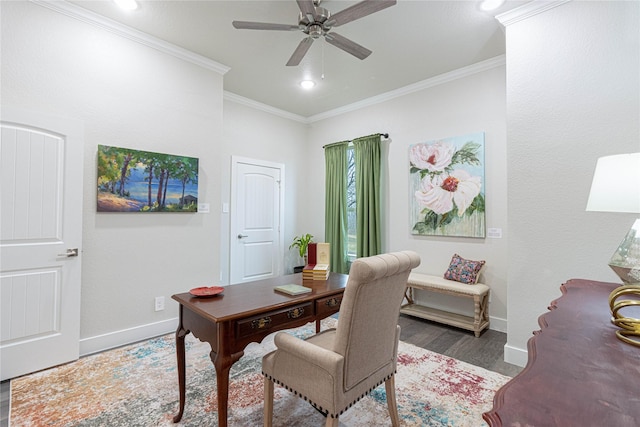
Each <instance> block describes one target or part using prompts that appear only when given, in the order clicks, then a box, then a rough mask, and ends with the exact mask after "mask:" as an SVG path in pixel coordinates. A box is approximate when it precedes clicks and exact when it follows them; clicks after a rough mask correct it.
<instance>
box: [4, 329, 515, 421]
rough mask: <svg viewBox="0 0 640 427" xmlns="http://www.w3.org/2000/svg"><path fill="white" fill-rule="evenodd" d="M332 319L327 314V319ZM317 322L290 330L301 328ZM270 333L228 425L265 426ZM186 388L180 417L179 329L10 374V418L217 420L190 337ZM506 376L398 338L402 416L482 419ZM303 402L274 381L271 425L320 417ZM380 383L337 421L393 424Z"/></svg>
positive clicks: (239, 367) (249, 360)
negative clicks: (67, 361) (264, 363)
mask: <svg viewBox="0 0 640 427" xmlns="http://www.w3.org/2000/svg"><path fill="white" fill-rule="evenodd" d="M335 324H336V320H335V319H332V318H329V319H325V320H324V321H323V325H322V327H323V329H324V328H328V327H334V326H335ZM314 330H315V328H314V325H312V324H309V325H307V326H304V327H302V328H298V329H293V330H289V331H287V332H288V333H291V334H293V335H296V336H298V337H306V336H309V335H311V334H312V333H313V332H314ZM274 348H275V347H274V344H273V334H272V335H270V336H268V337H267V338H265V340H264V341H263V342H262V343H260V344H250V345H249V346H248V347H247V349H246V351H245V354H244V356H243V357H242V358H241V359H240V360H239V361H238V362H236V363H235V364H234V365H233V367H232V369H231V374H230V377H231V380H230V390H229V425H230V426H261V425H262V409H263V377H262V375H261V373H260V364H261V359H262V356H263V355H264V354H266V353H267V352H269V351H271V350H272V349H274ZM186 349H187V352H186V354H187V357H186V359H187V362H186V363H187V366H186V377H187V398H186V406H185V413H184V416H183V418H182V420H181V422H180V423H178V424H174V423H173V422H172V417H173V415H174V414H176V413H177V411H178V376H177V371H176V356H175V338H174V336H173V335H167V336H163V337H159V338H154V339H151V340H148V341H145V342H142V343H138V344H133V345H130V346H126V347H122V348H118V349H115V350H111V351H108V352H104V353H100V354H96V355H93V356H88V357H84V358H81V359H80V360H79V361H77V362H73V363H70V364H67V365H63V366H59V367H56V368H52V369H49V370H46V371H42V372H39V373H35V374H32V375H28V376H25V377H21V378H17V379H14V380H12V381H11V409H10V423H11V424H10V425H11V426H12V427H23V426H145V427H146V426H176V425H177V426H198V427H200V426H217V425H218V420H217V404H216V391H215V390H216V379H215V370H214V368H213V365H212V363H211V360H210V358H209V352H210V348H209V345H208V344H206V343H202V342H200V341H198V340H197V339H195V338H193V336H192V335H189V336H188V337H187V342H186ZM509 379H510V378H509V377H506V376H503V375H500V374H497V373H495V372H491V371H487V370H485V369H482V368H478V367H476V366H473V365H470V364H467V363H464V362H461V361H458V360H456V359H452V358H450V357H447V356H443V355H440V354H436V353H433V352H430V351H427V350H424V349H421V348H419V347H416V346H413V345H410V344H407V343H403V342H401V343H400V346H399V350H398V372H397V374H396V396H397V402H398V412H399V415H400V419H401V424H402V425H403V426H421V427H422V426H452V427H453V426H459V427H466V426H470V427H471V426H473V427H475V426H485V425H486V424H485V423H484V421H483V420H482V413H483V412H486V411H488V410H490V409H491V407H492V401H493V396H494V393H495V392H496V391H497V390H498V388H500V387H501V386H502V385H503V384H504V383H506V382H507V381H508V380H509ZM324 421H325V419H324V417H323V416H322V415H321V414H320V413H319V412H317V411H316V410H315V409H313V408H312V407H311V406H310V405H309V404H308V403H307V402H305V401H303V400H302V399H299V398H297V397H296V396H294V395H293V394H292V393H290V392H288V391H287V390H285V389H283V388H281V387H279V386H276V388H275V404H274V425H276V426H287V427H291V426H300V427H306V426H322V425H324ZM390 424H391V421H390V418H389V414H388V412H387V404H386V395H385V390H384V385H381V386H379V387H378V388H377V389H375V390H374V391H373V392H372V393H371V394H370V395H369V396H368V397H366V398H364V399H361V400H360V401H359V402H358V403H357V404H356V405H354V406H353V407H351V408H350V409H349V410H348V411H347V412H346V413H344V414H343V415H342V416H341V417H340V425H341V426H367V427H368V426H389V425H390Z"/></svg>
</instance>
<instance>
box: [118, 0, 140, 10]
mask: <svg viewBox="0 0 640 427" xmlns="http://www.w3.org/2000/svg"><path fill="white" fill-rule="evenodd" d="M113 1H114V2H115V3H116V4H117V5H118V6H119V7H121V8H122V9H125V10H136V9H137V8H138V3H137V2H136V0H113Z"/></svg>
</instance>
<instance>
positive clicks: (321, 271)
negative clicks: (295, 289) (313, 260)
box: [302, 264, 329, 280]
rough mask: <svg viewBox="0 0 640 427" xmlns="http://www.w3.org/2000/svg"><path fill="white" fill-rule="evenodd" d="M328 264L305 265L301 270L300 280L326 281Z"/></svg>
mask: <svg viewBox="0 0 640 427" xmlns="http://www.w3.org/2000/svg"><path fill="white" fill-rule="evenodd" d="M328 278H329V264H307V265H305V266H304V269H303V270H302V280H327V279H328Z"/></svg>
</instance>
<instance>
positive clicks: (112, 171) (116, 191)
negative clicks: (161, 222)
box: [98, 145, 198, 212]
mask: <svg viewBox="0 0 640 427" xmlns="http://www.w3.org/2000/svg"><path fill="white" fill-rule="evenodd" d="M197 211H198V159H197V158H195V157H185V156H175V155H171V154H163V153H153V152H149V151H139V150H132V149H129V148H120V147H111V146H108V145H98V212H197Z"/></svg>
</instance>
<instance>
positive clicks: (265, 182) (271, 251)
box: [230, 156, 284, 284]
mask: <svg viewBox="0 0 640 427" xmlns="http://www.w3.org/2000/svg"><path fill="white" fill-rule="evenodd" d="M231 175H232V178H231V179H232V183H231V223H230V230H231V243H230V244H231V251H230V253H231V258H230V264H231V267H230V270H231V273H230V283H231V284H237V283H244V282H250V281H253V280H258V279H266V278H269V277H276V276H279V275H280V274H281V270H282V269H283V267H282V265H283V261H282V259H283V255H284V250H283V247H282V246H283V237H282V232H281V230H282V228H283V218H282V210H283V206H284V197H283V196H284V165H281V164H277V163H271V162H263V161H259V160H252V159H245V158H241V157H236V156H234V157H233V158H232V166H231Z"/></svg>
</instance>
